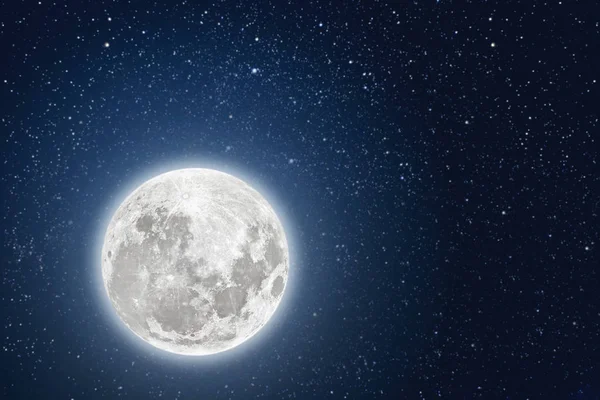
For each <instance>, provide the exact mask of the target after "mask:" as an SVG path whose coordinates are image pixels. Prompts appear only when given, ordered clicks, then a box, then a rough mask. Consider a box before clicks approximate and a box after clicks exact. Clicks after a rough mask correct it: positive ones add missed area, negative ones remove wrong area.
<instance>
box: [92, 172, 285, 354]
mask: <svg viewBox="0 0 600 400" xmlns="http://www.w3.org/2000/svg"><path fill="white" fill-rule="evenodd" d="M288 264H289V253H288V245H287V240H286V237H285V233H284V231H283V227H282V225H281V223H280V221H279V219H278V218H277V215H276V214H275V212H274V211H273V208H272V207H271V206H270V205H269V203H268V202H267V201H266V200H265V199H264V198H263V197H262V196H261V195H260V194H259V193H258V192H257V191H256V190H254V189H253V188H251V187H250V186H249V185H248V184H246V183H245V182H243V181H241V180H240V179H238V178H235V177H233V176H231V175H228V174H226V173H223V172H220V171H215V170H211V169H200V168H193V169H180V170H175V171H171V172H167V173H165V174H162V175H159V176H156V177H154V178H152V179H150V180H148V181H147V182H145V183H144V184H142V185H141V186H140V187H138V188H137V189H136V190H134V191H133V193H131V194H130V195H129V196H128V197H127V198H126V199H125V201H124V202H123V203H122V204H121V205H120V207H119V208H118V209H117V211H116V212H115V214H114V216H113V217H112V219H111V221H110V223H109V225H108V228H107V230H106V234H105V236H104V244H103V248H102V277H103V280H104V287H105V289H106V293H107V294H108V297H109V298H110V301H111V303H112V305H113V306H114V308H115V310H116V312H117V314H118V316H119V317H120V319H121V320H122V321H123V323H124V324H125V325H126V326H127V327H128V328H129V329H131V330H132V331H133V332H134V333H135V334H136V335H137V336H139V337H140V338H141V339H143V340H144V341H146V342H148V343H150V344H152V345H153V346H155V347H157V348H160V349H163V350H166V351H169V352H172V353H178V354H184V355H208V354H214V353H219V352H222V351H226V350H229V349H232V348H234V347H236V346H238V345H239V344H241V343H243V342H244V341H246V340H248V339H249V338H250V337H252V336H253V335H254V334H256V333H257V332H258V331H259V330H260V329H261V328H262V327H264V326H265V324H266V323H267V322H268V321H269V319H270V318H271V316H272V315H273V313H274V312H275V310H276V308H277V306H278V305H279V303H280V301H281V298H282V296H283V293H284V289H285V287H286V284H287V279H288Z"/></svg>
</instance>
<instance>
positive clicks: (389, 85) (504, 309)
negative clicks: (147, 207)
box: [0, 0, 600, 400]
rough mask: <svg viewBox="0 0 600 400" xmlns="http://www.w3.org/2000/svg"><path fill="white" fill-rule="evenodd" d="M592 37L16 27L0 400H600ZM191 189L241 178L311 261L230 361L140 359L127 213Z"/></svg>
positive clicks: (196, 18) (566, 15) (598, 38)
mask: <svg viewBox="0 0 600 400" xmlns="http://www.w3.org/2000/svg"><path fill="white" fill-rule="evenodd" d="M599 13H600V8H599V7H598V5H597V4H594V3H593V2H574V3H573V4H571V2H562V3H561V2H559V1H551V2H546V3H538V2H532V1H517V2H512V3H511V4H507V3H505V2H482V3H480V2H465V3H459V2H455V1H449V0H448V1H444V0H442V1H439V2H435V1H424V2H399V1H397V2H378V1H374V2H365V1H361V2H357V1H348V2H326V1H323V2H315V1H311V2H279V1H271V2H268V1H257V2H242V1H237V2H236V1H217V2H211V3H204V4H203V3H201V2H190V1H183V2H145V1H128V2H116V1H115V2H108V1H93V2H91V1H66V2H59V3H52V2H47V1H45V0H42V1H39V2H38V1H29V0H27V1H12V2H5V3H0V54H2V60H3V61H2V63H1V65H0V90H1V97H0V98H1V100H0V101H1V104H2V107H1V109H0V132H1V133H2V145H1V150H0V152H1V155H2V159H1V162H2V179H1V184H2V244H3V247H2V251H1V253H0V254H1V260H2V275H1V280H0V284H1V286H0V306H1V307H0V310H1V314H0V316H1V317H2V324H1V325H0V326H1V332H0V345H1V347H0V350H1V351H2V353H1V354H2V356H1V362H0V365H1V368H2V370H1V371H0V376H1V377H2V378H1V379H0V381H1V382H2V385H1V386H2V392H1V396H0V397H2V398H7V399H34V398H52V399H76V400H77V399H88V400H91V399H100V398H103V399H113V398H117V397H122V398H127V399H155V398H157V399H158V398H167V399H208V398H210V399H212V398H215V399H229V398H231V399H249V398H268V399H271V398H272V399H282V398H298V399H305V398H317V399H321V398H332V399H333V398H348V399H357V398H365V399H371V398H391V399H398V398H420V397H423V398H428V399H430V398H437V397H441V398H456V399H458V398H460V399H463V398H465V399H471V398H485V399H492V398H511V399H524V398H531V399H534V398H562V399H570V398H577V399H592V398H597V396H598V393H599V392H600V386H599V385H598V383H597V382H600V371H599V370H598V365H599V364H600V341H599V340H598V331H599V329H600V327H599V325H600V298H599V297H598V296H597V295H596V292H597V288H598V286H599V283H600V282H599V277H598V266H599V265H600V262H599V261H600V260H599V257H598V241H599V234H598V228H597V227H598V212H599V206H600V200H599V193H600V182H599V167H598V148H599V146H598V139H597V135H598V131H599V128H598V110H599V108H598V104H600V103H599V101H600V96H599V95H598V90H599V89H598V85H599V83H598V80H600V75H599V73H598V71H600V57H599V56H598V54H599V52H598V48H599V46H600V28H599V25H598V19H597V16H598V15H599ZM174 165H177V166H178V167H182V166H211V165H212V166H217V167H220V168H222V169H224V170H228V171H230V172H235V171H237V172H239V174H241V175H243V176H244V177H247V178H249V180H250V181H251V183H255V184H256V185H258V186H259V187H262V188H265V189H266V190H267V192H268V195H269V198H270V199H273V200H275V201H276V203H277V208H278V210H281V211H282V213H283V215H284V219H285V220H286V223H287V224H288V226H290V228H289V229H290V235H292V236H293V242H292V244H293V246H294V249H293V251H294V253H295V254H296V257H295V261H296V262H295V263H293V264H292V265H291V268H293V269H294V271H295V282H294V283H293V284H292V286H293V290H292V291H290V293H289V294H288V295H289V296H288V299H287V301H286V304H285V307H284V308H283V309H282V310H281V312H279V313H278V315H277V317H276V318H275V319H276V320H275V321H274V322H273V324H272V326H270V327H269V328H268V329H267V330H266V331H265V332H264V333H263V334H260V335H258V337H257V338H256V339H253V340H252V341H251V342H248V343H247V345H245V346H244V348H243V349H242V350H240V351H239V352H237V353H232V354H233V355H230V356H224V357H221V358H219V357H215V358H212V359H208V360H202V361H197V362H196V361H193V360H192V361H191V360H190V359H188V358H183V359H181V358H178V357H175V356H172V355H167V354H166V353H163V352H161V351H158V350H156V351H153V350H149V349H148V348H147V347H143V346H141V345H137V344H136V343H134V342H133V341H132V340H131V338H128V337H127V335H125V334H124V332H123V331H122V330H120V328H119V327H118V326H116V324H115V323H114V322H115V321H114V316H111V314H110V313H111V310H110V309H109V308H107V307H106V304H105V303H104V302H103V300H102V299H101V298H100V297H99V293H98V284H99V282H98V281H97V272H98V270H97V269H98V267H99V263H98V262H99V259H98V260H96V259H95V256H96V251H97V247H98V237H99V232H102V229H103V227H104V224H106V223H107V222H108V221H107V220H106V218H107V215H108V213H109V212H110V210H111V207H113V206H114V202H115V201H117V200H118V199H119V196H122V195H123V193H124V191H126V190H127V189H128V188H132V185H134V184H135V183H136V182H137V183H140V182H141V179H142V178H144V177H149V176H151V174H152V173H153V172H157V171H164V170H166V169H168V168H169V166H174ZM100 293H101V292H100Z"/></svg>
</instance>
